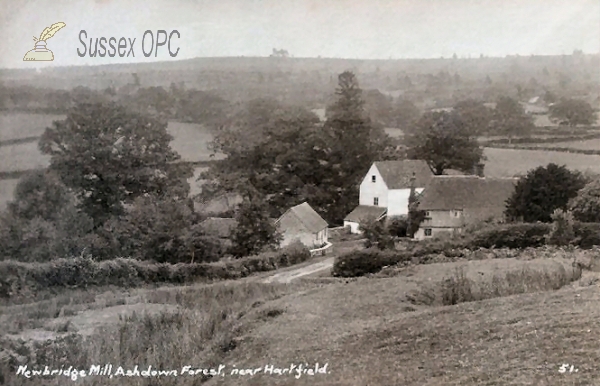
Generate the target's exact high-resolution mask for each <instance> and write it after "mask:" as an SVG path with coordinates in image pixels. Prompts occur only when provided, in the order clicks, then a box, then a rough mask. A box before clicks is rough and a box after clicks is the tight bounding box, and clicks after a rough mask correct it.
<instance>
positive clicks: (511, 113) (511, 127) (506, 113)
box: [490, 97, 534, 143]
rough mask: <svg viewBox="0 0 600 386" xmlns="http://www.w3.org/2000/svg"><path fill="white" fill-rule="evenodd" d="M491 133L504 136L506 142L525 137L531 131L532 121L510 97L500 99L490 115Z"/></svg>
mask: <svg viewBox="0 0 600 386" xmlns="http://www.w3.org/2000/svg"><path fill="white" fill-rule="evenodd" d="M490 125H491V132H492V133H494V134H495V135H506V136H507V137H508V142H509V143H511V142H512V138H513V137H514V136H516V135H526V134H529V132H530V131H531V130H532V129H533V127H534V125H533V119H532V118H531V116H530V115H528V114H527V113H525V110H524V109H523V106H521V105H520V104H519V102H518V101H516V100H515V99H512V98H510V97H500V98H499V99H498V102H497V103H496V108H495V109H494V112H493V114H492V121H491V124H490Z"/></svg>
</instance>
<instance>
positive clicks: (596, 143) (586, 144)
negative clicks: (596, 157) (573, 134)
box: [527, 138, 600, 150]
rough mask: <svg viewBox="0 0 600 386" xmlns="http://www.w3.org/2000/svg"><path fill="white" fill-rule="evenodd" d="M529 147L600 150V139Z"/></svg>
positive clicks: (540, 144)
mask: <svg viewBox="0 0 600 386" xmlns="http://www.w3.org/2000/svg"><path fill="white" fill-rule="evenodd" d="M527 146H536V147H555V148H567V149H578V150H600V138H595V139H586V140H583V141H568V142H555V143H546V144H543V143H538V144H533V143H532V144H528V145H527Z"/></svg>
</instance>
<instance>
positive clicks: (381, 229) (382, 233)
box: [360, 221, 394, 249]
mask: <svg viewBox="0 0 600 386" xmlns="http://www.w3.org/2000/svg"><path fill="white" fill-rule="evenodd" d="M360 230H361V231H362V232H363V236H364V237H365V242H364V246H365V248H371V247H377V248H379V249H394V238H393V237H392V236H391V235H390V232H389V230H387V229H386V227H385V225H384V224H383V223H382V221H369V222H366V223H363V224H361V226H360Z"/></svg>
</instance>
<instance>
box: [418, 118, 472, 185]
mask: <svg viewBox="0 0 600 386" xmlns="http://www.w3.org/2000/svg"><path fill="white" fill-rule="evenodd" d="M407 145H408V147H409V150H408V156H409V158H411V159H421V160H424V161H426V162H427V164H428V165H429V167H430V168H431V171H432V172H433V173H434V174H436V175H441V174H443V173H444V170H446V169H457V170H461V171H464V172H471V171H472V170H473V168H474V166H475V165H477V164H478V163H480V162H481V160H482V156H483V150H482V149H481V148H480V147H479V144H478V143H477V139H476V138H475V137H474V136H473V135H472V133H471V132H470V129H469V127H468V126H467V125H466V124H465V123H464V122H463V121H462V119H461V118H460V116H459V115H458V114H457V113H454V112H453V113H448V112H433V113H426V114H424V115H423V117H421V119H420V120H419V122H418V123H417V125H416V127H415V129H414V131H413V132H412V133H410V134H409V136H408V138H407Z"/></svg>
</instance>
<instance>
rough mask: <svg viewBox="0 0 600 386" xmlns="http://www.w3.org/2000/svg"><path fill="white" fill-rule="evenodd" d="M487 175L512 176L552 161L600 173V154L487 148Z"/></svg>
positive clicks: (485, 153) (580, 169)
mask: <svg viewBox="0 0 600 386" xmlns="http://www.w3.org/2000/svg"><path fill="white" fill-rule="evenodd" d="M484 155H485V156H486V157H487V161H485V175H486V176H488V177H512V176H515V175H522V174H526V173H527V171H528V170H531V169H534V168H536V167H538V166H545V165H547V164H549V163H551V162H553V163H556V164H558V165H566V166H567V167H568V168H569V169H573V170H579V171H581V172H592V173H600V156H597V155H586V154H572V153H561V152H555V151H543V150H523V149H496V148H485V150H484Z"/></svg>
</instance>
